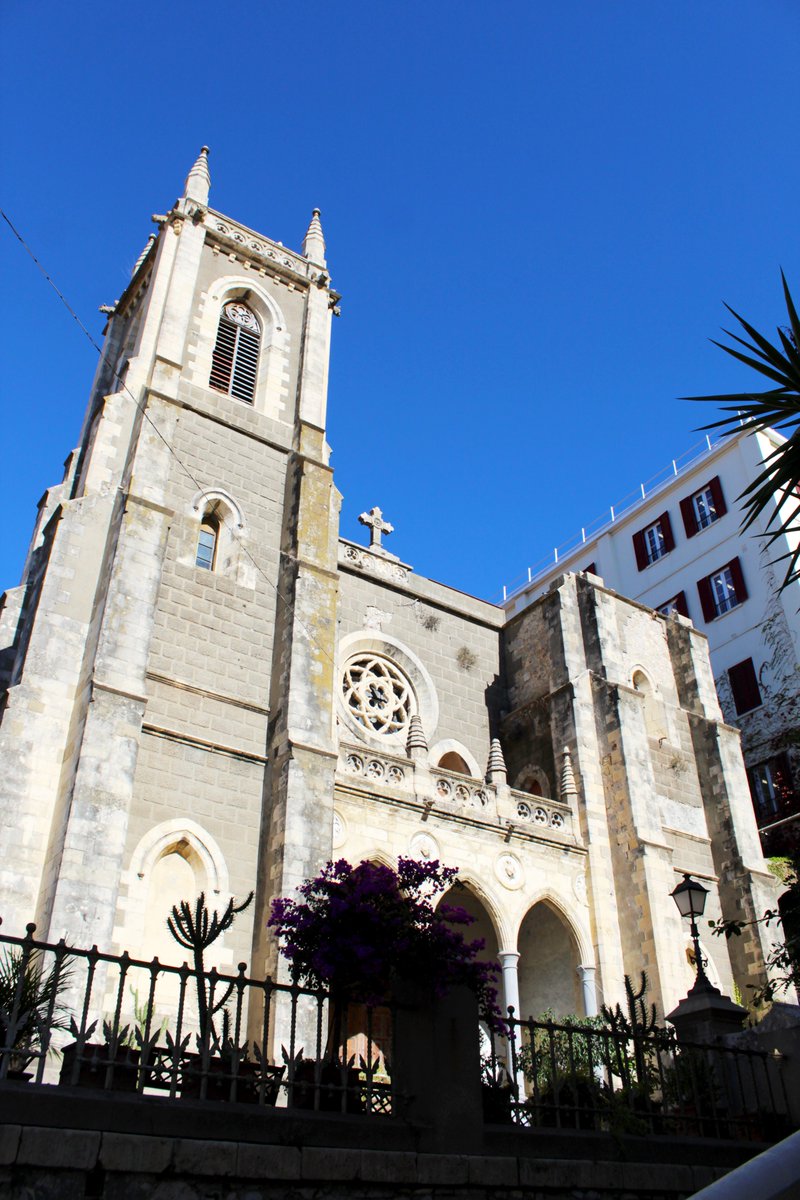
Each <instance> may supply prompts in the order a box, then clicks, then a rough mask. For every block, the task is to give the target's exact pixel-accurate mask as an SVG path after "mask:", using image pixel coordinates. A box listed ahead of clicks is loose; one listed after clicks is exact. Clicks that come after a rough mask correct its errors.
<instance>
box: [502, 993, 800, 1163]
mask: <svg viewBox="0 0 800 1200" xmlns="http://www.w3.org/2000/svg"><path fill="white" fill-rule="evenodd" d="M509 1014H510V1018H509V1022H508V1027H509V1037H508V1038H507V1039H495V1040H494V1041H493V1044H492V1047H491V1053H490V1055H489V1057H488V1059H487V1060H486V1062H485V1064H484V1111H485V1115H486V1117H487V1119H494V1120H501V1121H502V1120H509V1121H512V1122H513V1123H515V1124H517V1125H521V1126H525V1127H529V1128H560V1129H582V1130H598V1131H608V1132H613V1133H630V1134H667V1135H673V1136H684V1137H686V1136H688V1137H713V1138H728V1139H731V1138H732V1139H743V1140H747V1141H770V1142H773V1141H777V1140H778V1139H779V1138H781V1137H784V1136H785V1135H786V1134H788V1133H789V1132H790V1131H791V1129H792V1128H793V1125H792V1122H791V1120H790V1117H789V1112H790V1109H789V1103H788V1099H787V1095H786V1090H785V1086H784V1080H783V1075H782V1069H781V1068H782V1061H781V1056H780V1055H776V1054H772V1053H768V1052H766V1051H759V1050H752V1049H745V1048H740V1047H734V1046H730V1045H726V1044H723V1043H717V1044H714V1045H705V1044H699V1043H698V1044H692V1043H688V1042H679V1041H678V1040H677V1037H676V1035H675V1032H674V1030H672V1029H666V1028H661V1029H656V1030H655V1031H654V1032H652V1033H650V1034H648V1035H643V1034H641V1033H639V1032H637V1031H631V1032H630V1033H628V1034H626V1033H624V1032H618V1031H614V1030H612V1029H609V1028H607V1027H603V1024H602V1022H601V1021H600V1019H599V1018H595V1019H594V1020H593V1021H590V1022H589V1023H587V1024H580V1025H579V1024H566V1023H558V1022H556V1021H534V1020H527V1021H519V1020H517V1019H515V1018H514V1015H513V1009H510V1010H509Z"/></svg>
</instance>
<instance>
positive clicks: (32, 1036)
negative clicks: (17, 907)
mask: <svg viewBox="0 0 800 1200" xmlns="http://www.w3.org/2000/svg"><path fill="white" fill-rule="evenodd" d="M33 928H34V927H33V926H29V933H30V934H32V933H33ZM68 960H69V953H68V952H67V951H66V950H64V949H63V948H59V949H57V950H56V951H55V957H54V962H53V965H52V966H51V967H50V969H49V970H45V967H44V960H43V955H42V952H41V950H38V949H33V948H31V947H30V946H29V945H22V946H9V947H6V949H5V950H4V951H3V954H2V957H0V1077H1V1078H6V1079H21V1080H29V1079H31V1078H32V1076H33V1072H29V1071H27V1068H28V1067H29V1066H30V1065H31V1063H32V1062H33V1061H34V1059H36V1060H41V1059H42V1058H44V1057H45V1055H46V1054H47V1052H48V1050H49V1049H50V1041H51V1037H52V1034H53V1031H54V1030H57V1029H65V1028H66V1011H65V1009H64V1006H63V1004H62V1002H61V996H62V993H63V992H64V990H65V989H66V988H67V987H68V986H69V983H70V977H71V967H70V964H69V961H68Z"/></svg>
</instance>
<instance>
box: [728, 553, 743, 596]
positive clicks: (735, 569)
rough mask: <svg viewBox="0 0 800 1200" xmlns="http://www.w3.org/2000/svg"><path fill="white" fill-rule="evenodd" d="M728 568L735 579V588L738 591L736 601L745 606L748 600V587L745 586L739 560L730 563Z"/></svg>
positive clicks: (735, 559)
mask: <svg viewBox="0 0 800 1200" xmlns="http://www.w3.org/2000/svg"><path fill="white" fill-rule="evenodd" d="M728 568H729V570H730V573H731V577H732V578H733V586H734V588H735V589H736V599H737V600H738V601H739V603H740V604H743V603H744V602H745V600H746V599H747V587H746V586H745V582H744V575H743V574H742V564H741V563H740V562H739V559H738V558H734V559H733V560H732V561H731V562H729V563H728Z"/></svg>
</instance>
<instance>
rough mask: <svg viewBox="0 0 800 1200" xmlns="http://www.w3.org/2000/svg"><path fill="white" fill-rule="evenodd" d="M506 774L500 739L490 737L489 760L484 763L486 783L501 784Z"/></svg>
mask: <svg viewBox="0 0 800 1200" xmlns="http://www.w3.org/2000/svg"><path fill="white" fill-rule="evenodd" d="M507 775H508V772H507V770H506V760H505V758H504V757H503V747H502V746H501V745H500V739H499V738H496V737H495V738H492V744H491V745H490V747H489V762H488V763H487V765H486V781H487V783H493V784H498V783H499V784H502V783H505V782H506V777H507Z"/></svg>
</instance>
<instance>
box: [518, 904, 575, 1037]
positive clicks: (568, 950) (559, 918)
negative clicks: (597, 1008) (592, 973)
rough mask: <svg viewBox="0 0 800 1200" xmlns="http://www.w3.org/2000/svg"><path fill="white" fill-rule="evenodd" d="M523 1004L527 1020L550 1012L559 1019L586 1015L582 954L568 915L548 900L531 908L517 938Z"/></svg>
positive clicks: (520, 999)
mask: <svg viewBox="0 0 800 1200" xmlns="http://www.w3.org/2000/svg"><path fill="white" fill-rule="evenodd" d="M517 949H518V950H519V966H518V973H519V1004H520V1013H521V1015H522V1016H523V1017H526V1018H527V1017H533V1018H534V1019H537V1018H538V1017H540V1016H541V1014H542V1013H543V1012H545V1011H547V1009H552V1010H553V1012H554V1013H555V1014H556V1016H566V1015H567V1013H576V1014H577V1015H578V1016H585V1015H586V1011H585V1007H584V1002H583V991H582V988H581V982H580V977H579V974H578V967H579V965H580V963H581V954H580V950H579V946H578V939H577V937H576V935H575V931H574V930H573V928H572V926H571V925H570V923H569V921H568V919H567V917H566V915H565V914H564V913H563V912H562V911H561V909H560V908H558V907H557V905H555V904H553V903H552V902H551V901H550V900H548V899H542V900H539V901H538V902H537V903H536V904H534V905H533V906H532V907H531V908H529V909H528V911H527V913H526V914H525V917H524V919H523V921H522V924H521V925H520V928H519V935H518V937H517Z"/></svg>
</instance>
